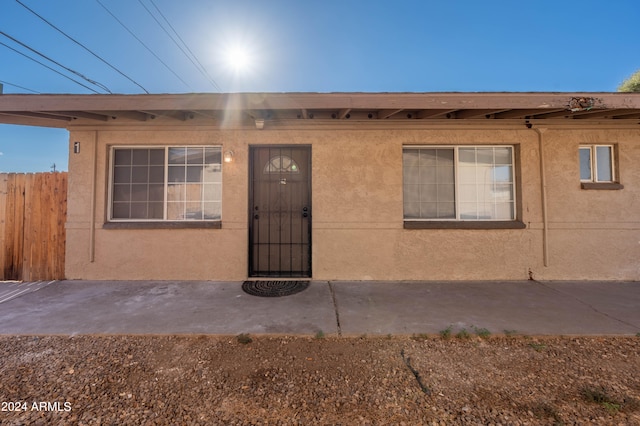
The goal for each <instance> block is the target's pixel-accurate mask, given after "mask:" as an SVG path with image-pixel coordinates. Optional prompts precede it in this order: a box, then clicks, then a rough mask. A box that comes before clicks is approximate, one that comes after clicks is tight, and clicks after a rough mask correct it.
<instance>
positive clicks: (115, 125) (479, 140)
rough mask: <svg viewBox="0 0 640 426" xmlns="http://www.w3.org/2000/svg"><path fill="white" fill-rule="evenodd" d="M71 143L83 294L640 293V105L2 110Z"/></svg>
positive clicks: (253, 102) (103, 101) (612, 98)
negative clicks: (175, 285) (437, 283)
mask: <svg viewBox="0 0 640 426" xmlns="http://www.w3.org/2000/svg"><path fill="white" fill-rule="evenodd" d="M0 122H2V123H13V124H29V125H39V126H49V127H64V128H67V129H68V130H69V134H70V138H69V187H68V194H69V195H68V213H67V224H66V231H67V247H66V259H65V264H66V277H67V278H68V279H91V280H99V279H127V280H138V279H139V280H143V279H144V280H163V279H170V280H244V279H247V278H252V277H260V276H270V277H308V278H312V279H316V280H526V279H529V278H534V279H541V280H640V94H630V93H326V94H320V93H241V94H177V95H0Z"/></svg>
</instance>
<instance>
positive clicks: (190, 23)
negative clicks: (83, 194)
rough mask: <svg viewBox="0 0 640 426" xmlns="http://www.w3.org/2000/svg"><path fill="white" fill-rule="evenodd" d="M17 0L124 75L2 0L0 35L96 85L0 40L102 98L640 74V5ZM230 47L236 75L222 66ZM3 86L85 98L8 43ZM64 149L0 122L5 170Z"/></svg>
mask: <svg viewBox="0 0 640 426" xmlns="http://www.w3.org/2000/svg"><path fill="white" fill-rule="evenodd" d="M20 2H21V3H23V4H24V5H26V6H27V7H29V8H31V9H32V10H33V11H35V12H36V13H38V14H39V15H40V16H42V17H43V18H45V19H47V20H48V21H49V22H51V23H52V24H54V25H56V26H57V27H58V28H60V29H61V30H63V31H64V32H66V33H67V34H69V35H70V36H72V37H73V38H75V39H76V40H77V41H79V42H80V43H82V44H84V45H85V46H86V47H88V48H89V49H91V50H92V51H93V52H94V53H96V54H97V55H99V56H100V57H101V58H103V59H104V60H105V61H106V62H108V63H109V64H111V66H113V67H114V68H116V69H117V70H119V72H121V73H122V74H125V75H126V76H127V77H124V76H123V75H121V74H120V73H119V72H117V71H115V70H114V69H113V68H111V67H110V66H108V65H106V64H105V63H103V62H102V61H100V60H99V59H97V58H95V57H94V56H92V55H91V54H90V53H88V52H87V51H85V50H83V49H82V48H81V47H80V46H78V45H76V44H75V43H73V42H72V41H70V40H69V39H67V38H66V37H65V36H64V35H62V34H60V33H59V32H57V31H56V30H55V29H53V28H51V27H50V26H48V25H47V24H46V23H44V22H43V21H41V20H40V19H39V18H38V17H37V16H35V15H34V14H32V13H31V12H29V11H28V10H27V9H25V8H24V7H23V6H21V5H20V3H18V2H17V1H16V0H0V31H2V32H4V33H5V34H7V35H9V36H11V37H13V38H14V39H16V40H18V41H20V42H22V43H23V44H25V45H27V46H29V47H31V48H33V49H35V50H37V51H39V52H41V53H42V54H44V55H46V56H48V57H49V58H51V59H53V60H55V61H56V62H58V63H60V64H62V65H64V66H66V67H67V68H70V69H73V70H75V71H77V72H78V73H81V74H83V75H84V76H85V77H87V78H88V79H91V80H93V81H95V82H98V83H99V84H100V86H96V85H92V84H90V83H87V82H86V81H85V80H82V79H81V78H80V77H78V76H76V75H73V74H71V73H70V72H68V71H65V70H64V69H62V68H60V67H59V66H58V65H55V64H53V63H51V62H48V61H47V60H46V59H43V58H42V57H39V56H37V55H36V54H35V53H33V52H31V51H29V50H27V49H26V48H25V47H24V46H21V45H19V44H17V43H16V42H15V41H13V40H11V39H9V38H7V37H6V36H4V35H2V34H0V42H1V43H3V44H5V45H7V46H9V47H11V48H13V49H15V50H18V51H20V52H22V53H24V54H26V55H28V56H30V57H32V58H36V59H37V60H38V61H40V62H43V63H45V64H47V65H48V66H50V67H51V68H54V69H56V70H57V71H59V72H61V73H62V74H65V75H66V76H69V77H72V78H74V79H75V80H77V81H80V82H82V83H83V84H84V85H85V86H88V87H90V88H92V89H93V90H95V91H97V92H99V93H106V92H105V90H104V88H106V89H108V90H110V91H111V92H113V93H143V89H142V88H141V87H140V86H142V87H143V88H144V89H145V90H147V91H148V92H150V93H188V92H219V91H223V92H238V91H264V92H341V91H345V92H448V91H462V92H466V91H469V92H487V91H499V92H502V91H515V92H529V91H568V92H571V91H588V92H591V91H595V92H598V91H604V92H607V91H615V90H616V87H617V86H618V85H619V84H620V83H621V82H622V81H623V80H624V79H625V78H626V77H628V76H629V75H631V74H632V73H633V72H634V71H635V70H636V69H638V68H640V54H639V53H638V52H640V50H639V49H638V41H639V40H640V25H638V22H640V2H638V1H637V0H611V1H609V2H604V1H602V0H599V1H596V0H580V1H574V0H539V1H536V2H524V1H517V0H493V1H492V0H489V1H478V0H457V1H456V0H438V1H436V0H422V1H411V0H405V1H402V2H392V1H388V0H368V1H360V0H322V1H311V0H305V1H293V0H291V1H289V0H269V1H262V0H254V1H242V0H233V1H215V0H181V1H174V0H99V1H98V0H48V1H44V0H20ZM101 4H102V5H104V6H106V8H107V9H108V10H109V11H110V12H111V13H112V14H113V15H115V16H116V17H117V18H118V19H119V20H120V21H121V22H122V23H123V24H124V25H125V26H126V27H127V28H128V29H129V30H130V31H131V32H133V33H134V34H135V36H136V37H137V38H138V39H140V40H141V41H142V42H143V43H144V44H145V45H146V46H147V47H148V48H149V50H151V51H152V52H153V53H150V52H149V50H147V48H145V47H144V46H143V45H142V44H141V43H140V42H139V41H138V40H136V38H134V37H133V36H132V35H131V34H130V33H129V32H128V31H127V30H126V29H124V28H123V26H121V24H120V23H118V21H116V19H114V18H113V17H112V16H111V15H110V14H109V13H108V12H107V11H106V10H105V9H104V8H103V6H102V5H101ZM155 6H157V8H158V9H159V10H160V11H161V12H162V14H163V15H164V17H166V18H167V20H168V21H169V23H170V24H171V26H172V27H173V28H174V29H175V30H176V32H177V34H178V35H179V37H180V39H182V40H183V41H184V42H185V44H186V46H188V50H187V49H186V48H185V47H184V46H183V50H185V51H186V52H189V51H191V52H193V54H194V55H195V58H197V62H196V61H195V60H194V59H193V57H191V59H189V58H187V56H186V55H185V54H184V53H183V52H182V51H181V50H180V49H179V48H178V47H177V46H176V44H174V42H173V41H172V40H171V38H169V36H168V35H167V34H166V33H165V31H164V30H163V29H162V28H161V27H160V26H159V25H158V23H157V22H156V21H155V20H154V17H152V16H151V14H150V13H149V12H148V11H147V10H146V9H148V10H150V11H152V12H153V13H154V14H155V15H154V16H155V18H156V19H157V20H158V21H160V22H161V23H163V24H164V25H165V28H166V29H167V31H168V32H169V33H170V34H172V32H171V29H170V28H169V27H168V26H167V24H166V22H165V21H164V19H163V18H162V16H161V15H159V14H158V12H157V9H156V8H155ZM145 7H146V8H145ZM173 37H174V39H176V40H178V42H179V39H178V37H177V36H176V35H175V34H174V35H173ZM234 46H239V47H240V48H242V49H244V50H245V51H246V52H247V56H248V57H249V59H250V64H249V65H248V66H247V67H246V68H244V69H241V70H238V69H234V68H233V67H231V66H230V65H229V62H228V59H227V54H228V51H230V50H232V49H233V48H234ZM156 56H157V57H158V58H160V60H158V59H157V58H156ZM161 61H162V62H161ZM192 61H194V62H195V63H196V64H198V62H199V63H200V64H202V66H203V68H204V69H205V70H206V72H201V71H200V70H199V69H198V68H197V66H196V65H194V63H192ZM129 79H131V80H133V81H135V82H136V83H137V84H139V85H140V86H138V85H137V84H134V83H133V82H132V81H131V80H129ZM0 82H4V93H30V92H29V91H28V90H26V89H29V90H32V91H36V92H40V93H93V92H92V91H91V90H89V89H87V88H85V87H83V86H81V85H79V84H76V83H74V82H72V81H70V80H69V79H67V78H65V77H63V76H61V75H59V74H57V73H55V72H53V71H51V70H49V69H47V68H45V67H43V66H42V65H39V64H37V63H36V62H33V61H31V60H29V59H27V58H25V57H24V56H21V55H20V54H18V53H16V52H15V51H12V50H10V49H9V48H7V47H6V46H3V45H0ZM16 86H20V87H16ZM67 140H68V134H67V132H66V130H60V129H43V128H32V127H22V126H9V125H0V171H3V172H36V171H49V170H51V165H52V164H53V163H55V164H56V168H57V169H58V170H66V168H67V156H68V152H67Z"/></svg>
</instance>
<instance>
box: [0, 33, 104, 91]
mask: <svg viewBox="0 0 640 426" xmlns="http://www.w3.org/2000/svg"><path fill="white" fill-rule="evenodd" d="M0 45H1V46H4V47H6V48H7V49H9V50H13V51H14V52H16V53H17V54H18V55H22V56H24V57H25V58H27V59H30V60H32V61H33V62H35V63H38V64H40V65H42V66H43V67H45V68H47V69H49V70H51V71H53V72H55V73H56V74H59V75H61V76H63V77H64V78H66V79H68V80H71V81H73V82H74V83H76V84H78V85H80V86H82V87H84V88H85V89H88V90H90V91H92V92H93V93H98V94H99V93H100V92H98V91H97V90H94V89H93V88H91V87H89V86H85V85H84V84H82V83H80V82H79V81H77V80H74V79H73V78H71V77H69V76H68V75H64V74H62V73H61V72H60V71H58V70H56V69H54V68H51V67H50V66H49V65H46V64H43V63H42V62H40V61H38V60H37V59H33V58H32V57H31V56H28V55H25V54H24V53H22V52H20V51H19V50H16V49H14V48H13V47H11V46H9V45H7V44H4V43H3V42H1V41H0Z"/></svg>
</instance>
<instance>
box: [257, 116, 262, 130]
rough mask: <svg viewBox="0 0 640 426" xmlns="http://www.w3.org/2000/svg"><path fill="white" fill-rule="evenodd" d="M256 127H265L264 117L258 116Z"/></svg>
mask: <svg viewBox="0 0 640 426" xmlns="http://www.w3.org/2000/svg"><path fill="white" fill-rule="evenodd" d="M256 129H258V130H262V129H264V118H256Z"/></svg>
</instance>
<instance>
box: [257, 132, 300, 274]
mask: <svg viewBox="0 0 640 426" xmlns="http://www.w3.org/2000/svg"><path fill="white" fill-rule="evenodd" d="M250 158H251V160H250V161H251V164H250V169H249V170H250V176H249V182H250V184H249V209H250V211H249V276H253V277H260V276H271V277H310V276H311V147H308V146H279V145H277V146H267V147H251V150H250Z"/></svg>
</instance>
